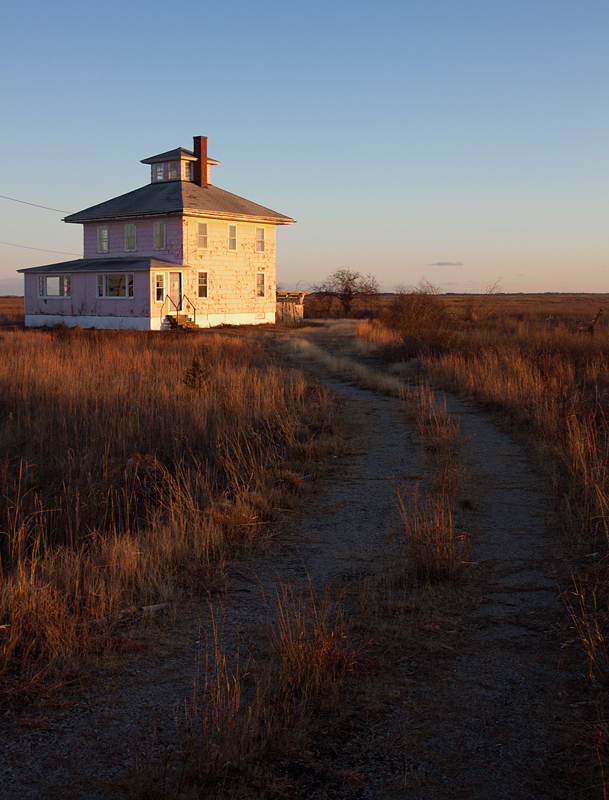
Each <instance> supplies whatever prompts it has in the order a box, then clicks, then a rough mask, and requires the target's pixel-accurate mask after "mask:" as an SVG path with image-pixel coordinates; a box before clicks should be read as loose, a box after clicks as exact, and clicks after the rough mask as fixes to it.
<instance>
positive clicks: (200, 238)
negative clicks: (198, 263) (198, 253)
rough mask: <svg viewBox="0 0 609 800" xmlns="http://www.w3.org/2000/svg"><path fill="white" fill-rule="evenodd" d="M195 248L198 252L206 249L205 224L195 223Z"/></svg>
mask: <svg viewBox="0 0 609 800" xmlns="http://www.w3.org/2000/svg"><path fill="white" fill-rule="evenodd" d="M197 247H198V249H199V250H206V249H207V222H198V223H197Z"/></svg>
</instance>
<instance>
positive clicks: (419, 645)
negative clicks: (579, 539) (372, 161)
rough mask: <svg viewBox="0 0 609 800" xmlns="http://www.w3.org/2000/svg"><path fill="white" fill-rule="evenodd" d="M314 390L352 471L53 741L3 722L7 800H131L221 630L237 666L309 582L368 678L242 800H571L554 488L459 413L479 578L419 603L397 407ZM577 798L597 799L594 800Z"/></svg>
mask: <svg viewBox="0 0 609 800" xmlns="http://www.w3.org/2000/svg"><path fill="white" fill-rule="evenodd" d="M316 341H317V342H318V345H319V346H321V347H328V346H330V345H329V344H328V342H324V341H323V340H322V339H321V338H320V337H318V338H317V340H316ZM313 370H314V371H315V372H316V374H318V376H319V377H320V379H322V380H323V383H324V385H325V386H326V387H327V388H328V389H329V390H330V391H332V392H335V393H336V394H337V395H338V396H339V397H340V398H341V402H342V404H343V412H344V418H345V420H346V423H347V436H346V440H345V448H344V451H343V452H342V453H341V454H340V455H339V456H338V457H336V458H334V459H333V460H332V463H331V464H330V465H328V466H326V468H324V470H322V471H320V473H319V475H314V476H313V477H311V478H308V479H307V480H308V481H309V483H310V485H311V489H310V490H309V491H308V492H307V493H306V496H305V498H304V499H303V500H302V502H301V503H300V506H299V507H298V510H297V512H296V513H290V514H288V515H286V520H285V522H284V523H283V524H282V525H280V526H279V528H278V530H277V531H276V534H275V537H274V539H273V541H272V542H271V543H270V544H269V546H268V547H267V548H266V549H265V550H264V551H262V552H258V553H257V554H253V555H251V556H249V557H248V558H247V559H242V560H241V561H240V562H239V563H235V564H234V565H231V567H230V569H229V583H228V585H227V587H226V589H227V590H226V592H225V593H224V594H222V595H221V596H219V597H218V598H216V599H214V600H213V602H212V604H211V606H210V604H208V602H207V601H205V600H201V601H200V602H198V603H193V605H192V606H191V607H189V609H188V614H185V613H181V614H180V616H179V617H178V618H177V619H175V620H174V621H167V622H165V623H164V625H161V626H160V627H159V626H157V627H155V628H151V629H150V630H149V631H148V632H147V633H146V634H145V636H146V637H147V639H148V641H149V642H155V643H156V644H155V646H153V647H151V648H149V649H147V650H146V651H145V652H143V653H140V654H129V655H128V656H126V657H124V658H120V659H117V661H116V663H115V664H114V666H113V668H112V669H111V670H110V671H109V670H108V666H107V665H105V666H103V667H101V668H100V671H99V673H98V675H97V679H96V680H94V681H93V682H92V683H89V684H88V685H87V686H86V687H85V689H84V691H83V692H82V693H79V694H77V695H76V696H75V697H74V698H73V699H72V700H71V701H70V703H69V705H67V706H66V707H65V708H63V709H62V708H59V709H54V710H53V709H46V710H45V711H44V714H43V715H42V719H43V722H42V723H40V724H36V723H35V722H34V721H32V724H31V725H30V726H28V725H27V720H26V721H25V723H24V720H23V718H20V724H17V723H16V720H15V717H14V714H13V712H11V711H8V712H7V713H6V714H5V715H4V717H3V719H2V720H1V723H0V740H1V746H0V778H1V782H0V796H2V797H3V798H4V797H6V798H14V800H34V798H41V797H49V798H53V797H62V798H79V800H99V798H103V797H122V796H124V792H123V789H122V788H121V785H120V780H121V779H122V778H123V777H124V775H125V773H126V772H128V771H129V770H130V769H132V768H133V766H134V764H135V759H136V754H137V753H139V754H140V757H141V756H142V753H144V752H145V745H144V744H143V740H144V736H145V735H146V734H150V733H151V732H152V731H153V729H154V728H156V731H157V734H156V739H155V747H156V748H157V752H158V751H159V749H162V748H163V747H164V746H166V747H167V748H168V749H169V750H170V751H171V750H172V749H173V750H175V749H176V748H178V747H179V737H178V735H177V733H176V717H177V718H178V719H179V718H180V714H181V712H180V711H178V712H176V709H181V708H183V706H184V700H185V698H188V697H189V696H190V694H191V692H192V675H193V665H194V661H195V656H196V653H197V652H200V649H201V642H202V641H204V640H205V636H206V634H207V635H209V631H210V619H211V614H212V612H213V615H214V617H215V619H216V620H217V621H218V620H219V621H220V622H221V628H222V631H223V637H224V641H225V644H226V648H227V651H228V652H229V653H231V652H236V651H237V650H238V649H239V648H241V650H243V648H244V646H245V647H247V646H248V643H252V642H254V640H255V639H256V638H257V634H256V633H255V631H257V630H259V629H260V625H261V624H262V622H263V621H264V619H265V618H266V617H267V616H268V614H269V613H270V614H272V613H273V608H274V603H275V600H274V598H275V597H276V587H277V585H278V584H279V583H283V584H290V585H291V586H293V587H294V588H295V591H297V592H298V591H299V590H301V589H303V590H306V587H307V585H308V581H309V580H310V581H311V583H312V585H313V587H314V589H315V591H316V592H318V593H319V594H320V595H321V594H323V592H324V591H325V587H326V586H327V585H329V584H331V586H332V591H333V593H334V594H333V596H340V595H341V593H342V595H343V596H344V602H345V606H346V608H348V609H349V611H350V613H352V614H353V616H354V620H355V622H354V626H355V629H356V630H359V636H360V639H361V640H362V641H364V640H366V641H367V642H368V656H367V659H368V660H367V662H366V663H367V665H368V666H367V669H366V671H365V674H364V672H363V673H362V674H361V675H353V676H351V677H350V678H349V681H348V682H347V684H346V688H344V690H343V693H342V695H340V697H339V701H338V703H337V704H335V705H332V704H329V705H328V706H327V707H326V708H325V710H323V709H322V711H321V712H320V715H319V718H318V719H317V720H316V722H315V724H314V725H313V726H312V728H311V732H310V735H309V738H308V741H307V744H306V746H305V748H303V749H302V750H301V751H300V752H297V753H295V754H291V755H286V756H285V757H284V758H283V759H278V760H276V761H275V762H274V763H273V765H272V769H273V777H272V779H271V778H270V777H269V782H268V784H265V782H264V781H262V783H260V785H255V786H253V787H252V791H251V794H250V795H248V796H251V797H255V796H259V797H277V798H279V797H286V798H288V797H290V798H291V797H293V798H305V797H306V798H310V799H311V800H312V799H313V798H319V799H320V800H322V798H323V800H330V799H331V798H375V800H385V799H390V798H404V799H405V800H411V798H412V800H414V798H417V799H418V798H421V799H423V798H434V800H438V799H439V798H445V799H446V800H447V799H448V798H472V800H474V798H475V799H478V798H479V799H480V800H491V798H492V800H500V799H501V798H505V799H506V800H507V798H510V800H518V799H519V798H522V800H525V798H526V799H527V800H530V799H531V798H546V797H547V798H568V797H570V796H574V795H572V794H570V792H571V789H570V788H569V786H568V785H567V783H566V777H565V767H566V764H567V761H568V760H569V758H570V753H569V752H568V751H567V750H566V748H567V747H568V745H567V744H566V743H565V742H566V740H565V726H567V725H570V724H571V723H572V720H573V712H572V708H571V706H572V704H573V703H574V702H577V701H578V700H579V699H580V698H579V696H577V697H575V696H574V692H575V691H577V687H578V686H580V684H581V679H580V678H579V677H577V676H574V675H572V674H571V673H570V672H569V671H568V669H567V668H566V667H565V666H561V663H560V659H561V653H562V650H561V645H562V644H563V643H564V642H565V639H566V638H567V634H566V633H565V626H566V625H567V624H568V623H567V617H566V614H565V611H564V607H563V605H562V603H561V601H560V600H559V599H558V589H559V581H560V579H561V578H562V577H563V574H564V573H565V571H568V564H567V563H566V562H565V561H564V560H563V558H562V557H561V556H560V554H559V553H558V550H557V547H556V542H557V537H556V531H555V530H554V524H555V523H554V517H553V513H552V506H551V499H550V497H549V494H548V491H547V487H545V486H544V484H543V482H542V481H541V479H540V478H539V476H538V475H536V473H535V471H534V469H533V468H532V466H531V464H530V462H529V460H528V459H527V456H526V454H525V452H524V451H523V449H522V448H521V447H520V446H519V445H518V444H516V443H515V441H513V440H512V439H511V438H510V437H509V436H508V435H507V434H506V433H505V432H503V431H502V430H501V429H500V428H499V427H498V425H497V424H496V423H495V422H494V421H493V420H492V419H491V418H490V417H489V416H487V415H485V414H484V413H483V412H482V411H481V410H480V409H479V408H476V407H475V406H472V405H470V404H468V403H465V402H463V401H460V400H457V399H456V398H453V397H448V398H447V404H448V410H449V412H450V414H451V415H452V416H453V417H455V418H456V417H458V418H459V419H460V422H461V430H462V433H463V434H464V435H465V438H466V441H465V443H464V445H463V450H462V454H463V455H462V458H463V464H464V468H465V476H466V477H465V479H464V489H463V500H464V501H465V502H463V503H462V514H461V516H460V524H461V525H462V526H463V529H464V531H466V532H467V534H468V535H469V536H470V537H471V540H472V543H473V551H472V559H471V560H472V562H473V564H472V566H471V567H470V568H469V569H468V571H467V573H466V575H465V577H464V578H463V580H462V581H461V583H460V584H459V585H457V586H455V587H442V586H427V587H425V586H418V585H416V582H413V581H412V579H410V578H408V566H407V564H406V562H405V556H404V551H403V549H402V548H401V546H400V536H399V532H400V517H399V514H398V511H397V508H396V505H395V496H396V488H397V487H398V486H400V487H402V488H403V489H404V490H405V491H408V489H409V487H413V486H415V485H416V484H417V483H421V482H422V483H424V482H425V481H426V480H427V471H428V467H427V463H426V457H425V453H424V451H423V450H422V448H421V446H420V444H419V443H418V440H417V436H416V433H415V431H414V429H413V426H412V424H411V423H409V422H408V420H407V418H406V417H405V416H404V413H403V406H402V403H401V401H399V400H397V399H393V398H388V397H383V396H380V395H378V394H375V393H374V392H372V391H368V390H364V389H360V388H357V387H355V386H353V385H350V384H348V383H346V382H344V381H341V380H340V379H339V378H337V377H332V376H331V375H330V373H328V372H327V371H325V368H323V369H322V368H321V367H319V366H318V365H315V364H313ZM400 576H402V577H400ZM161 638H162V645H159V644H158V642H159V640H160V639H161ZM93 677H94V678H95V677H96V676H93ZM117 781H118V782H119V783H117ZM582 791H583V793H582V792H581V791H580V792H579V793H578V795H577V796H578V797H590V798H592V797H602V791H601V789H600V788H598V789H595V788H591V789H585V790H582ZM201 796H204V795H201ZM244 796H245V795H244Z"/></svg>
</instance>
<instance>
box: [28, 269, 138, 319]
mask: <svg viewBox="0 0 609 800" xmlns="http://www.w3.org/2000/svg"><path fill="white" fill-rule="evenodd" d="M149 280H150V274H149V273H148V272H135V273H134V274H133V294H134V296H133V297H98V296H97V274H95V273H85V272H81V273H73V274H72V278H71V284H72V297H53V298H40V297H38V275H36V274H34V275H25V313H26V314H50V315H55V314H59V315H61V316H71V315H78V316H116V317H149V316H150V290H149V285H150V284H149Z"/></svg>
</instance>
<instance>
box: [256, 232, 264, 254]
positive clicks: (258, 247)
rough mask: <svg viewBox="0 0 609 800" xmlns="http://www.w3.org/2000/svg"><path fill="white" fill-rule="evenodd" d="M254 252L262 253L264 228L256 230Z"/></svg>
mask: <svg viewBox="0 0 609 800" xmlns="http://www.w3.org/2000/svg"><path fill="white" fill-rule="evenodd" d="M256 252H257V253H264V228H256Z"/></svg>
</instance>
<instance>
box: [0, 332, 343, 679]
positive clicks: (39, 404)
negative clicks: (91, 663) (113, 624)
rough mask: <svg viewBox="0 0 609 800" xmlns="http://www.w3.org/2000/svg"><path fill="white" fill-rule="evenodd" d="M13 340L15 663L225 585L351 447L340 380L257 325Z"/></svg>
mask: <svg viewBox="0 0 609 800" xmlns="http://www.w3.org/2000/svg"><path fill="white" fill-rule="evenodd" d="M0 353H1V354H2V358H1V359H0V444H1V452H2V454H3V455H2V460H1V461H0V498H1V501H0V576H1V577H0V581H1V582H0V676H2V675H7V674H8V673H17V674H23V673H27V672H28V671H30V670H31V669H37V668H38V667H39V666H40V663H41V662H42V663H43V664H44V665H45V668H46V669H47V670H48V669H50V668H51V667H52V666H53V665H59V664H61V663H66V662H69V661H70V660H71V659H73V658H74V657H76V656H78V655H79V654H81V653H83V652H86V651H87V650H88V649H90V641H89V639H90V637H89V634H88V631H89V625H90V623H91V622H92V621H95V620H106V619H112V618H113V615H115V614H116V613H117V612H119V611H121V609H124V608H126V607H129V606H132V605H135V606H143V605H148V604H150V603H154V602H158V601H164V600H172V599H173V598H175V597H177V596H179V595H180V594H181V593H183V592H185V591H187V592H190V591H205V590H210V589H213V588H214V587H216V586H217V583H218V568H217V565H221V564H222V561H223V559H225V558H226V557H228V556H230V554H231V552H233V551H234V549H235V548H239V547H243V546H244V545H246V544H248V543H249V542H253V541H256V540H257V539H259V538H260V537H261V536H262V535H264V533H265V531H266V530H267V529H268V524H269V523H270V522H272V521H273V520H274V519H276V518H277V515H278V513H279V512H280V508H281V507H282V506H284V505H286V504H289V502H290V497H291V495H293V493H294V492H295V491H297V490H298V488H299V486H300V483H301V482H300V480H299V478H300V476H301V475H303V474H309V473H310V472H312V471H314V469H315V463H316V462H317V461H318V460H319V459H320V458H322V457H323V455H324V454H325V453H327V452H329V451H330V450H332V449H333V448H334V447H336V444H337V443H336V438H335V434H334V431H335V423H334V410H333V406H332V403H331V402H330V400H329V399H328V398H327V397H326V396H325V395H324V394H323V392H322V391H321V390H320V389H319V388H315V387H312V386H310V385H309V384H308V383H307V382H306V381H305V379H304V378H303V377H302V376H300V375H298V374H295V373H293V372H291V371H288V370H285V369H282V368H281V367H278V366H274V365H272V364H270V363H269V362H268V360H267V356H266V355H265V352H264V350H263V349H262V348H261V346H260V345H259V344H257V343H256V342H254V341H248V340H246V339H245V338H243V337H240V336H235V335H224V336H223V335H221V334H217V333H209V334H202V335H201V336H197V337H196V338H195V337H182V336H179V335H177V336H172V335H155V334H141V333H135V332H109V331H108V332H101V331H98V332H83V331H78V330H73V329H72V330H70V331H69V335H66V334H65V332H64V331H62V330H59V331H58V332H42V331H31V330H26V331H11V332H3V333H0ZM197 360H198V363H199V369H200V371H201V374H204V375H205V378H204V379H203V377H201V379H200V380H199V379H198V378H197V377H196V376H195V378H196V379H195V381H194V383H193V379H192V370H193V365H196V362H197ZM203 364H204V365H205V367H204V368H203V367H201V365H203ZM198 374H199V373H198ZM35 664H38V667H36V666H35Z"/></svg>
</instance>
